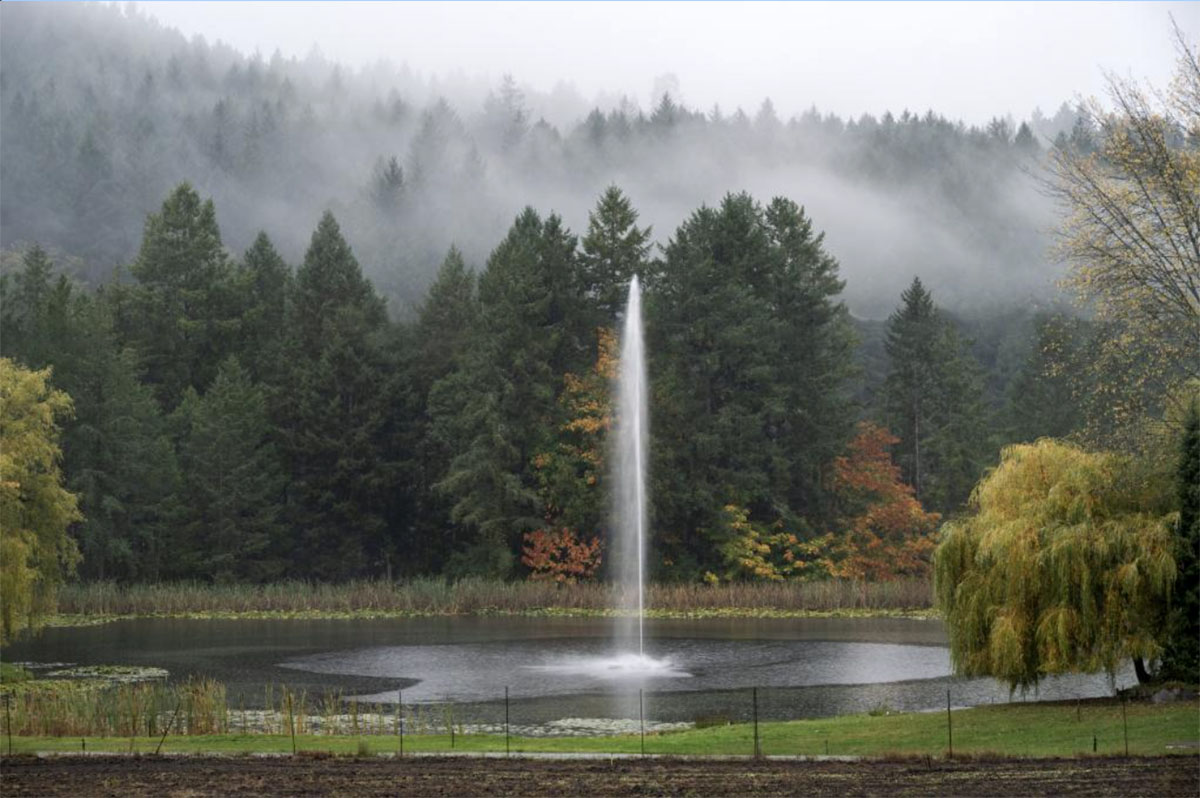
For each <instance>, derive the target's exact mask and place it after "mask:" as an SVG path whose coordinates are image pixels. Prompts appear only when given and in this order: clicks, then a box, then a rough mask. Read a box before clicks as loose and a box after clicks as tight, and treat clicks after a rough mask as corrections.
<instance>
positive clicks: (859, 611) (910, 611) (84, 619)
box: [44, 607, 942, 628]
mask: <svg viewBox="0 0 1200 798" xmlns="http://www.w3.org/2000/svg"><path fill="white" fill-rule="evenodd" d="M633 615H634V613H630V612H625V611H621V610H613V609H583V608H578V607H533V608H529V609H524V610H505V609H499V608H495V607H481V608H479V609H475V610H469V611H457V612H456V611H450V610H396V609H353V610H326V609H309V610H182V611H167V612H161V611H159V612H131V613H58V614H56V615H51V616H47V617H46V618H45V625H44V628H71V627H85V626H100V625H103V624H108V623H115V622H117V621H128V620H138V619H147V618H160V619H175V620H192V621H240V620H246V621H261V620H280V621H286V620H297V621H316V620H322V621H324V620H344V621H354V620H388V619H392V620H404V619H409V618H452V617H459V618H466V617H475V618H487V617H496V618H501V617H526V618H621V617H633ZM645 617H646V618H652V619H663V620H704V619H709V618H757V619H773V620H774V619H778V620H803V619H806V618H905V619H910V620H925V621H940V620H942V616H941V614H940V613H939V612H938V611H937V610H935V609H933V608H895V609H890V608H866V609H864V608H858V607H855V608H846V609H831V610H803V609H780V608H764V607H724V608H706V609H695V610H676V609H662V610H655V609H648V610H646V614H645Z"/></svg>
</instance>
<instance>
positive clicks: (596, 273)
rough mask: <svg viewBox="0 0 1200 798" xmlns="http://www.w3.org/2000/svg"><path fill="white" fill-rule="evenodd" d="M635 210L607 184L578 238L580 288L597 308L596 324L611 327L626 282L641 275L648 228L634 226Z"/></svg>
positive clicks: (621, 306)
mask: <svg viewBox="0 0 1200 798" xmlns="http://www.w3.org/2000/svg"><path fill="white" fill-rule="evenodd" d="M637 220H638V213H637V211H636V210H634V208H633V204H632V203H630V201H629V198H628V197H626V196H625V194H624V193H622V191H621V189H619V188H617V187H616V186H609V187H608V188H607V189H605V191H604V194H603V195H601V197H600V200H599V201H598V202H597V203H596V209H595V210H593V211H592V212H591V213H589V214H588V229H587V233H586V234H585V235H584V237H583V240H582V241H581V246H582V250H583V252H582V254H581V255H580V258H579V259H580V267H581V271H582V276H583V290H584V291H585V292H586V294H587V296H588V297H589V298H590V300H591V302H592V303H593V304H594V305H595V306H596V308H597V309H598V310H599V311H600V316H599V318H598V319H597V321H596V325H597V326H611V325H612V324H613V321H614V320H615V319H616V318H617V315H618V314H619V313H620V312H621V309H622V308H623V307H624V306H625V299H626V294H627V291H628V286H629V281H630V279H631V278H632V277H633V276H634V275H635V274H641V275H642V277H643V278H646V277H648V275H646V274H645V272H646V267H647V265H648V262H647V256H648V254H649V252H650V228H649V227H644V228H639V227H638V226H637Z"/></svg>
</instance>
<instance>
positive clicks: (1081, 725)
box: [3, 680, 1195, 757]
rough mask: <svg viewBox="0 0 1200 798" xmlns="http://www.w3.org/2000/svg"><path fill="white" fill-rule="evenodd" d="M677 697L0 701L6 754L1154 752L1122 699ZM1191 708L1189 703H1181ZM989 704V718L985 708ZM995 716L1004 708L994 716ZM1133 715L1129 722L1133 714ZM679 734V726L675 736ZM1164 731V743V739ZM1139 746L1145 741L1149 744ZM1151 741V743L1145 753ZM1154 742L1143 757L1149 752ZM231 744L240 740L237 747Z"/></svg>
mask: <svg viewBox="0 0 1200 798" xmlns="http://www.w3.org/2000/svg"><path fill="white" fill-rule="evenodd" d="M682 695H683V693H681V692H680V691H652V690H647V689H645V688H642V689H638V690H636V691H632V690H626V691H623V692H614V693H613V694H612V695H611V696H608V698H609V699H610V704H611V705H612V706H614V707H618V708H619V709H620V710H622V711H618V712H614V713H611V714H610V715H609V716H607V717H565V718H564V717H557V718H551V717H550V716H551V715H553V712H552V711H550V708H549V707H548V706H547V703H546V699H545V698H544V697H525V698H523V697H521V696H518V695H514V694H513V691H512V690H510V688H509V687H507V686H497V687H496V689H495V693H494V697H491V698H486V697H485V698H482V699H481V698H480V696H479V695H478V694H474V695H472V696H471V697H470V698H455V697H454V696H449V695H447V696H441V697H439V698H438V699H437V700H428V698H424V699H422V700H418V701H414V700H411V699H408V700H406V697H405V695H404V691H403V689H398V690H397V691H396V692H395V694H394V696H388V697H387V700H383V699H384V696H381V695H376V696H374V698H375V699H377V700H363V699H362V698H359V697H353V696H350V697H348V696H344V695H341V694H339V693H324V694H321V695H319V696H314V695H312V694H310V693H307V692H305V691H296V690H292V689H289V688H287V687H276V686H268V687H266V688H265V689H264V693H263V696H262V701H261V702H255V704H256V706H246V705H245V703H244V702H243V701H242V700H240V699H239V700H237V701H236V702H234V701H230V700H229V699H228V697H227V695H226V693H225V690H224V688H223V686H221V685H219V684H217V683H214V682H209V681H204V680H192V681H188V682H184V683H181V684H176V685H168V684H165V683H154V684H132V685H119V686H116V687H113V688H109V689H105V690H91V691H82V690H78V691H77V690H71V689H66V690H62V691H55V692H41V691H32V692H28V693H13V692H8V693H5V694H4V697H3V700H4V714H3V720H4V727H5V736H6V738H7V750H8V752H9V753H11V752H12V751H13V739H14V737H16V738H18V739H20V738H29V737H34V738H39V739H44V738H47V737H57V738H64V739H73V738H79V740H80V746H81V748H82V749H83V750H86V749H87V739H88V738H92V739H93V748H95V747H96V742H95V738H100V739H101V740H105V739H106V738H108V741H109V745H108V746H107V749H106V750H108V749H111V748H112V745H111V743H112V740H113V739H125V738H128V740H129V741H130V742H129V750H130V751H134V750H138V751H141V752H145V751H146V750H147V749H148V747H149V744H148V743H147V739H149V740H150V741H151V742H153V741H155V740H157V743H156V745H155V746H154V749H153V750H155V751H161V750H163V749H164V746H165V747H166V749H167V750H171V747H172V745H173V743H172V742H171V741H178V740H180V739H181V738H188V737H196V736H211V735H224V736H230V737H234V738H239V739H241V740H242V742H243V743H245V744H246V747H247V748H248V749H249V750H263V749H262V746H261V745H259V744H257V743H255V740H258V741H260V742H262V741H266V740H268V738H274V741H275V743H279V742H280V741H279V738H283V741H282V742H283V745H282V748H280V747H279V746H278V745H276V747H275V748H274V750H282V751H284V752H286V751H288V750H289V749H290V751H291V752H292V753H300V752H302V751H304V750H317V751H319V750H334V749H335V748H336V747H337V746H335V745H334V742H335V741H341V742H342V743H348V741H354V743H355V746H356V747H355V748H354V749H353V750H354V751H355V752H357V753H371V754H380V753H389V754H392V755H395V756H406V755H415V754H424V753H432V752H441V753H447V752H453V753H477V754H488V755H497V754H507V755H512V754H519V753H533V752H546V753H554V752H560V753H566V752H578V753H594V754H612V755H617V754H620V755H634V756H654V755H699V756H703V755H714V756H744V757H766V756H798V757H843V756H864V755H866V756H880V755H884V756H887V755H898V756H913V755H925V756H938V757H954V756H956V755H962V754H969V755H980V754H998V755H1015V756H1046V755H1072V754H1110V755H1111V754H1125V755H1128V754H1129V753H1130V750H1131V749H1130V728H1131V724H1132V726H1133V728H1134V732H1135V737H1134V741H1135V746H1134V749H1135V750H1134V752H1135V753H1162V751H1161V750H1160V748H1161V745H1160V743H1161V740H1157V741H1156V738H1155V735H1154V733H1153V730H1152V728H1151V727H1152V726H1153V724H1155V723H1156V720H1155V716H1154V714H1153V712H1151V711H1149V708H1150V705H1149V704H1147V703H1145V702H1137V703H1135V704H1134V705H1133V707H1132V711H1131V707H1130V706H1129V705H1128V704H1127V702H1126V701H1125V700H1124V699H1123V698H1121V699H1112V700H1107V701H1096V700H1087V701H1083V700H1076V701H1074V702H1070V701H1058V702H1052V703H1047V704H1038V703H1028V704H1010V705H1006V706H992V707H987V706H985V707H981V708H980V709H982V710H983V711H982V712H975V713H972V712H960V711H959V710H961V709H965V708H966V707H960V706H958V705H956V704H955V701H954V695H953V689H952V688H951V689H947V690H946V692H945V706H944V708H943V709H941V710H937V711H932V712H931V711H922V712H904V713H901V712H896V711H894V710H892V709H890V708H889V707H887V706H884V705H880V706H878V707H876V708H875V709H872V710H871V711H870V712H868V713H867V714H865V715H855V716H842V717H834V718H809V719H806V720H803V721H801V722H797V723H793V722H786V721H783V722H781V721H780V720H779V718H781V717H787V716H788V715H787V713H788V711H789V710H791V709H792V708H793V706H794V705H793V704H792V703H791V697H790V695H789V693H788V691H787V690H786V689H783V688H759V687H750V688H745V689H734V690H726V691H718V692H712V693H710V694H707V695H706V697H705V698H706V700H705V702H704V704H703V706H702V707H701V709H700V711H699V712H698V713H696V712H693V714H692V715H691V717H690V719H688V720H670V719H669V720H663V719H662V718H663V717H664V716H665V717H668V718H670V717H678V715H679V713H680V708H679V706H677V705H674V704H673V702H677V701H678V699H680V697H681V696H682ZM1188 707H1191V709H1192V710H1193V712H1194V708H1195V702H1194V701H1192V702H1191V704H1185V705H1183V706H1181V710H1183V711H1185V712H1186V711H1187V710H1188ZM989 710H992V711H990V712H989ZM997 710H1000V711H997ZM1131 715H1132V716H1131ZM680 732H686V733H683V734H681V733H680ZM1160 736H1161V735H1160ZM1147 740H1149V741H1150V742H1147ZM1155 745H1159V748H1154V746H1155ZM1147 746H1151V748H1153V750H1147ZM235 748H236V746H235Z"/></svg>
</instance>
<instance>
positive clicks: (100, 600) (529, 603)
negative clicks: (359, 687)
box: [58, 578, 932, 616]
mask: <svg viewBox="0 0 1200 798" xmlns="http://www.w3.org/2000/svg"><path fill="white" fill-rule="evenodd" d="M613 591H614V588H613V586H612V585H609V584H606V583H601V582H588V583H580V584H575V585H558V584H554V583H549V582H503V581H498V580H483V579H464V580H461V581H458V582H447V581H444V580H441V579H430V578H421V579H411V580H408V581H403V582H395V583H393V582H388V581H385V580H358V581H351V582H344V583H338V584H328V583H320V582H302V581H289V582H275V583H271V584H264V585H249V584H237V585H210V584H203V583H198V582H167V583H158V584H134V585H124V584H117V583H115V582H87V583H79V584H72V585H66V586H64V587H63V588H62V589H61V590H60V591H59V599H58V604H59V611H60V612H62V613H66V614H72V615H134V616H145V615H188V614H216V615H237V614H242V613H279V614H285V615H286V614H289V613H296V614H300V613H323V614H329V615H335V616H336V615H354V614H369V613H381V614H389V613H390V614H405V615H470V614H487V613H493V612H503V613H537V612H546V611H563V612H572V611H578V612H604V611H608V610H609V609H610V608H612V607H613V606H614V605H615V603H614V592H613ZM647 599H648V601H647V604H648V606H649V607H650V608H651V609H652V610H654V611H659V612H678V613H689V612H703V611H721V610H738V609H741V610H756V611H780V612H839V611H847V610H923V609H928V608H930V607H931V606H932V591H931V589H930V583H929V581H928V580H926V579H897V580H893V581H888V582H861V581H856V580H843V579H829V580H823V581H817V582H768V583H762V582H746V583H732V584H724V585H715V586H714V585H705V584H683V583H663V584H654V585H650V586H649V588H648V596H647Z"/></svg>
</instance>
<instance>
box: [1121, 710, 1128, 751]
mask: <svg viewBox="0 0 1200 798" xmlns="http://www.w3.org/2000/svg"><path fill="white" fill-rule="evenodd" d="M1121 727H1122V729H1123V730H1124V731H1125V756H1129V721H1128V719H1127V718H1126V717H1125V696H1124V695H1122V696H1121Z"/></svg>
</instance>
